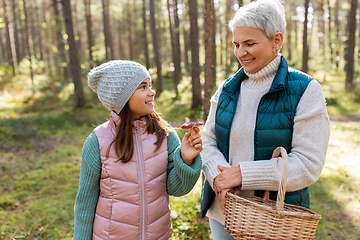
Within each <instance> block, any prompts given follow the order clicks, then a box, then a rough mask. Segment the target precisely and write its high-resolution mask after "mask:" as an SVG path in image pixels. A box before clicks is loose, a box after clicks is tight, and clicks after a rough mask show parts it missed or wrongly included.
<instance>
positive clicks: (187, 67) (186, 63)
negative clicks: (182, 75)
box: [183, 24, 190, 73]
mask: <svg viewBox="0 0 360 240" xmlns="http://www.w3.org/2000/svg"><path fill="white" fill-rule="evenodd" d="M185 25H186V24H183V38H184V43H183V44H184V66H185V71H186V73H189V72H190V63H189V54H188V53H189V42H190V40H189V33H188V31H187V29H186V26H185Z"/></svg>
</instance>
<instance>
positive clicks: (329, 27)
mask: <svg viewBox="0 0 360 240" xmlns="http://www.w3.org/2000/svg"><path fill="white" fill-rule="evenodd" d="M327 5H328V12H329V21H328V34H329V35H328V38H329V47H330V63H331V64H330V67H331V68H332V66H333V64H334V48H333V38H332V36H333V35H332V34H331V33H332V29H331V25H332V14H331V6H330V0H327Z"/></svg>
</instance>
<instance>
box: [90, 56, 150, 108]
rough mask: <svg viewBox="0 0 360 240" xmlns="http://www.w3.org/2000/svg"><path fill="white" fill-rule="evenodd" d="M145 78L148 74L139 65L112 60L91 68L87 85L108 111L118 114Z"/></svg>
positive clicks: (148, 76)
mask: <svg viewBox="0 0 360 240" xmlns="http://www.w3.org/2000/svg"><path fill="white" fill-rule="evenodd" d="M146 78H151V77H150V74H149V72H148V70H147V69H146V68H145V67H144V66H142V65H141V64H140V63H137V62H133V61H126V60H113V61H109V62H107V63H104V64H101V65H100V66H98V67H95V68H93V69H92V70H91V71H90V72H89V78H88V84H89V87H90V88H91V89H92V90H93V91H94V92H96V93H97V95H98V98H99V100H100V101H101V102H102V103H103V104H104V105H105V106H106V107H107V108H108V109H109V110H114V111H115V112H116V113H117V114H119V113H120V112H121V110H122V109H123V107H124V106H125V104H126V103H127V101H129V99H130V97H131V95H132V94H133V93H134V92H135V90H136V89H137V88H138V86H139V85H140V84H141V83H142V82H143V81H144V80H145V79H146Z"/></svg>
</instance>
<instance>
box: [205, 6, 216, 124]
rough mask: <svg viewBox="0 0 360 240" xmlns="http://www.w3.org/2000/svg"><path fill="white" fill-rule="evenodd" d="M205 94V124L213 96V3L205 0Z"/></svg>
mask: <svg viewBox="0 0 360 240" xmlns="http://www.w3.org/2000/svg"><path fill="white" fill-rule="evenodd" d="M204 9H205V20H204V26H205V66H204V75H205V93H204V122H206V119H207V117H208V115H209V111H210V98H211V94H212V82H213V78H214V76H213V71H212V68H213V57H214V56H213V47H212V44H213V41H212V38H213V33H212V30H213V1H212V0H205V7H204Z"/></svg>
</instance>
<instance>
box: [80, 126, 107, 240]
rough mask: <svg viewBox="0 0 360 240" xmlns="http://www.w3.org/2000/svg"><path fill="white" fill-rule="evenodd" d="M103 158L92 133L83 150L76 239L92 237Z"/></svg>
mask: <svg viewBox="0 0 360 240" xmlns="http://www.w3.org/2000/svg"><path fill="white" fill-rule="evenodd" d="M100 176H101V159H100V150H99V142H98V139H97V137H96V135H95V133H92V134H90V135H89V137H88V138H87V139H86V141H85V143H84V147H83V151H82V159H81V166H80V180H79V190H78V193H77V195H76V200H75V207H74V240H78V239H92V233H93V222H94V217H95V211H96V205H97V201H98V199H99V193H100Z"/></svg>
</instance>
